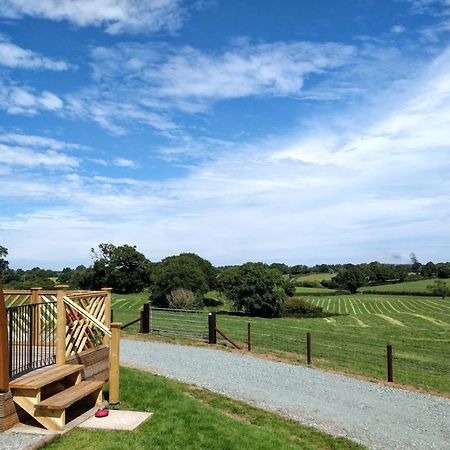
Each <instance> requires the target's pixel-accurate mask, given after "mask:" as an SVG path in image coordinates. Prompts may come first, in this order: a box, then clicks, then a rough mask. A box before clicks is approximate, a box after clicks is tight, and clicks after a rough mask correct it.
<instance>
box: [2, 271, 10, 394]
mask: <svg viewBox="0 0 450 450" xmlns="http://www.w3.org/2000/svg"><path fill="white" fill-rule="evenodd" d="M6 320H7V319H6V307H5V296H4V293H3V280H2V278H1V276H0V394H2V393H6V392H8V391H9V355H8V324H7V322H6Z"/></svg>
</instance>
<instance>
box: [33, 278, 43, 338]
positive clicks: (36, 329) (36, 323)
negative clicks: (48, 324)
mask: <svg viewBox="0 0 450 450" xmlns="http://www.w3.org/2000/svg"><path fill="white" fill-rule="evenodd" d="M41 289H42V288H40V287H34V288H31V303H32V304H33V305H38V304H39V303H40V295H41V294H40V291H41ZM32 308H33V309H32V310H31V311H32V314H33V315H32V318H31V324H32V328H31V331H32V336H31V342H32V345H39V344H40V343H41V342H40V339H39V337H40V335H41V310H40V309H39V306H33V307H32Z"/></svg>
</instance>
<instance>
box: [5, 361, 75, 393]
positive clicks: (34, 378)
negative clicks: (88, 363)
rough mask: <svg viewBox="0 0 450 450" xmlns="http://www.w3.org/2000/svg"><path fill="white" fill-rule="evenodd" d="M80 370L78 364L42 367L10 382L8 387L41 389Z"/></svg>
mask: <svg viewBox="0 0 450 450" xmlns="http://www.w3.org/2000/svg"><path fill="white" fill-rule="evenodd" d="M82 369H83V366H82V365H79V364H64V365H61V366H49V367H43V368H42V369H37V370H34V371H33V372H31V373H28V374H26V375H23V376H21V377H19V378H17V379H16V380H13V381H11V383H10V387H11V389H34V390H36V389H41V388H43V387H44V386H47V385H48V384H51V383H54V382H55V381H59V380H62V379H64V378H66V377H68V376H70V375H72V374H76V373H77V372H81V370H82Z"/></svg>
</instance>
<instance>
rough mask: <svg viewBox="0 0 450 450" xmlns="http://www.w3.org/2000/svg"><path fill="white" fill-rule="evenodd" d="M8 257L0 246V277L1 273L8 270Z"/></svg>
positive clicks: (4, 248) (5, 249) (5, 250)
mask: <svg viewBox="0 0 450 450" xmlns="http://www.w3.org/2000/svg"><path fill="white" fill-rule="evenodd" d="M7 256H8V249H7V248H6V247H3V246H2V245H0V277H1V276H2V275H3V272H5V271H6V269H8V261H7V260H6V257H7Z"/></svg>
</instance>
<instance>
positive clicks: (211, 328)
mask: <svg viewBox="0 0 450 450" xmlns="http://www.w3.org/2000/svg"><path fill="white" fill-rule="evenodd" d="M208 342H209V343H210V344H217V335H216V313H215V311H213V312H210V313H208Z"/></svg>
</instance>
